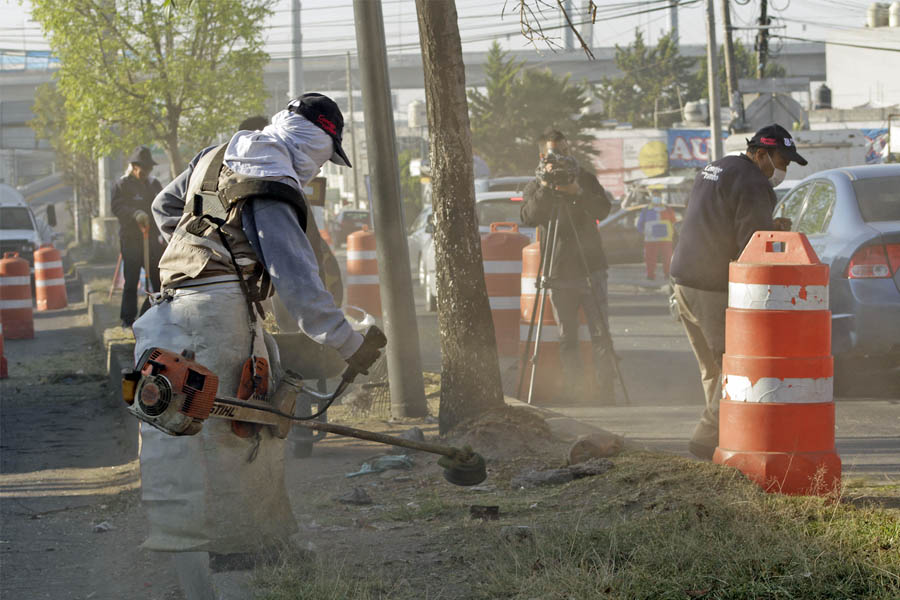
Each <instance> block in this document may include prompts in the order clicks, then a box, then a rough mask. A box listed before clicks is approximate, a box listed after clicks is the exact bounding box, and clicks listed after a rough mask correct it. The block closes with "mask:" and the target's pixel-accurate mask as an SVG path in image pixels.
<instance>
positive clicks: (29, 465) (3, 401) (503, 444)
mask: <svg viewBox="0 0 900 600" xmlns="http://www.w3.org/2000/svg"><path fill="white" fill-rule="evenodd" d="M37 327H38V334H37V337H36V339H35V340H30V341H24V340H23V341H7V344H6V354H7V356H8V358H9V361H10V369H9V370H10V378H9V379H7V380H3V381H2V382H0V467H2V469H0V470H2V473H0V520H2V532H0V564H2V572H0V596H2V597H3V598H11V599H19V598H22V599H32V598H34V599H41V598H48V599H53V600H57V599H58V600H88V599H92V600H101V599H102V600H106V599H109V600H121V599H129V600H130V599H134V600H180V599H182V598H183V595H182V594H181V592H180V590H179V589H178V586H177V583H176V581H175V576H174V571H173V569H172V568H171V562H170V557H169V556H167V555H165V554H159V553H152V552H146V551H143V550H141V549H140V548H139V545H140V543H141V542H142V541H143V539H144V536H145V534H146V524H145V520H144V514H143V510H142V508H141V505H140V502H139V485H140V478H139V470H138V466H137V462H136V460H135V459H136V455H137V427H136V422H135V421H134V420H133V419H132V418H131V417H130V416H128V415H127V414H126V412H125V411H124V408H123V407H122V406H121V405H120V404H119V401H118V390H113V389H111V387H110V384H109V382H108V379H107V377H106V373H105V367H106V365H105V362H104V361H105V356H104V353H103V350H102V348H101V347H100V345H99V344H98V343H97V342H96V341H95V339H94V336H93V333H92V331H91V330H90V328H89V327H88V325H87V322H86V317H85V314H84V311H83V310H79V309H77V308H76V309H72V310H68V311H62V312H58V313H53V314H49V315H40V316H39V317H38V319H37ZM432 396H433V395H432ZM429 406H430V409H431V412H432V414H436V412H437V398H436V397H432V398H430V400H429ZM329 416H330V419H331V420H332V421H334V422H340V423H342V424H348V425H353V426H358V427H365V428H369V429H374V430H377V431H382V432H387V433H402V432H404V431H406V430H408V429H409V428H410V427H412V426H417V427H419V428H421V429H422V431H423V432H424V434H425V436H426V437H428V438H434V437H435V436H436V435H437V425H436V424H435V420H434V419H420V420H408V421H404V422H396V423H389V422H387V421H385V420H383V419H379V418H377V417H375V416H372V413H368V414H366V413H365V412H364V411H360V410H354V409H353V408H352V407H350V406H337V407H335V408H334V409H333V410H332V411H330V413H329ZM447 441H448V442H451V443H454V444H459V445H461V444H470V445H472V446H473V447H474V448H475V449H476V450H478V451H480V452H482V453H483V454H484V455H485V457H486V458H487V471H488V479H487V480H486V481H485V482H484V483H483V484H481V485H478V486H474V487H469V488H462V487H457V486H453V485H451V484H449V483H447V482H446V481H445V480H444V479H443V476H442V470H441V468H440V467H438V466H437V464H436V457H434V456H431V455H427V454H421V453H414V454H411V455H410V458H411V459H412V461H413V466H412V468H410V469H403V470H397V469H392V470H388V471H385V472H383V473H380V474H365V475H360V476H357V477H347V476H346V475H347V474H349V473H353V472H357V471H359V470H360V467H361V465H362V464H363V463H365V462H370V461H372V460H373V459H374V458H376V457H378V456H381V455H384V454H385V453H386V452H387V450H388V449H387V448H386V447H384V446H380V445H377V444H374V443H369V442H363V441H360V440H354V439H349V438H340V437H336V436H328V437H327V438H326V439H324V440H323V441H321V442H318V443H316V444H315V447H314V450H313V454H312V456H311V457H308V458H296V457H293V456H291V455H292V454H293V452H292V447H291V448H289V456H290V458H289V460H288V462H287V473H286V477H287V484H288V490H289V493H290V495H291V499H292V502H293V508H294V513H295V515H296V517H297V521H298V523H299V524H300V533H299V534H298V540H297V541H298V543H299V545H300V546H301V547H304V548H308V549H310V550H314V554H313V557H314V558H307V559H305V560H307V561H308V564H297V563H296V562H286V563H285V564H283V565H281V566H280V567H276V568H274V569H272V568H268V569H261V570H259V571H258V572H257V574H256V577H257V583H258V587H257V589H258V591H259V594H258V598H265V599H267V600H288V599H292V600H293V599H303V598H316V599H317V600H319V599H323V598H334V599H343V598H409V599H413V598H416V599H419V598H430V599H434V598H441V599H444V600H463V599H467V598H491V597H517V598H518V597H522V598H524V597H528V596H527V595H520V594H519V593H518V592H516V591H514V590H513V588H514V587H515V585H516V584H514V582H512V581H510V580H504V579H502V578H501V577H500V576H499V575H497V576H496V577H492V576H491V575H490V565H491V561H492V560H493V556H492V553H495V552H497V550H496V549H497V548H500V549H505V548H515V547H519V546H520V545H521V544H525V545H527V544H533V543H534V542H533V537H531V536H533V535H534V534H533V533H530V532H533V531H537V529H536V527H544V528H547V527H550V526H551V525H552V524H553V523H554V522H555V521H558V520H560V519H562V518H573V515H574V516H575V517H578V518H579V519H580V518H581V516H580V515H584V518H585V523H587V521H589V520H590V519H591V518H593V517H592V516H591V515H594V516H596V518H597V519H601V518H602V519H610V518H612V517H610V516H609V515H610V514H615V515H616V516H615V517H614V520H619V519H625V518H627V517H628V515H631V514H636V515H642V514H656V512H658V511H660V510H662V511H668V510H669V508H667V507H666V506H667V505H666V503H667V502H674V501H673V500H671V498H670V496H665V494H671V493H672V489H673V488H672V487H671V486H672V485H674V483H672V482H674V481H676V480H677V478H678V477H679V475H678V474H677V473H678V472H687V471H688V470H690V469H691V465H692V464H696V463H693V462H692V461H687V460H683V459H671V460H673V461H676V462H677V465H676V466H677V468H674V469H673V472H672V473H667V472H665V470H666V468H667V467H665V464H666V461H667V460H669V459H665V458H662V459H660V458H653V459H652V460H649V459H648V460H647V461H646V464H647V465H651V466H646V467H642V469H643V470H637V471H634V473H637V474H636V475H633V474H631V473H632V471H629V469H632V468H633V467H634V465H635V464H637V462H640V460H643V459H635V458H634V457H633V455H631V454H628V453H626V454H625V455H623V456H622V457H619V458H615V459H614V471H613V473H614V475H613V476H611V477H603V478H601V477H598V478H595V479H596V482H595V483H584V484H581V483H580V482H581V481H583V480H579V481H577V482H574V483H573V484H569V485H563V486H552V487H549V488H539V489H534V490H520V489H517V488H516V487H515V486H513V485H511V483H510V480H511V478H512V477H514V476H515V475H517V474H520V473H522V472H523V471H526V470H528V469H530V468H547V467H561V466H564V463H565V461H564V455H565V449H566V447H567V443H566V442H565V441H563V440H559V439H555V438H553V437H552V436H551V435H550V433H549V429H547V428H546V426H545V424H544V423H543V421H541V420H540V419H539V418H537V417H536V416H534V415H533V414H532V413H530V412H525V409H506V410H505V411H503V412H500V413H496V414H493V415H489V416H488V417H486V418H484V419H481V420H480V421H479V422H478V423H477V424H476V425H475V426H473V427H471V428H469V429H468V431H467V433H466V434H465V435H464V436H458V437H453V438H451V439H449V440H447ZM655 456H657V457H658V456H659V455H655ZM673 464H674V463H673ZM704 468H705V467H704ZM712 469H713V468H712V467H711V466H710V473H712V472H713V471H712ZM704 473H705V471H704ZM704 476H705V477H706V476H708V477H712V475H709V474H708V473H707V474H705V475H704ZM716 477H720V475H716ZM650 481H653V482H661V483H660V484H659V485H656V484H654V485H653V486H650V485H649V484H648V482H650ZM716 481H718V480H716ZM354 488H358V491H357V492H356V493H357V494H359V492H360V491H362V492H365V495H366V496H368V498H369V499H370V500H371V502H370V503H367V504H362V505H356V504H346V503H343V502H340V501H339V500H338V498H339V497H341V496H344V495H346V494H348V493H351V492H353V491H354ZM852 493H853V494H855V497H856V498H857V499H863V500H865V498H867V497H868V498H873V497H874V498H876V499H877V500H878V501H879V502H881V503H882V505H884V506H888V507H893V508H892V510H895V511H896V509H897V504H898V502H897V494H898V489H897V488H896V487H894V488H893V489H891V490H886V489H882V490H874V491H873V490H868V489H864V486H862V487H860V488H859V489H856V490H854V491H853V492H852ZM661 499H662V500H661ZM892 503H893V504H892ZM472 505H489V506H497V507H498V508H499V513H500V514H499V520H497V521H483V520H480V519H473V518H472V517H471V516H470V510H471V506H472ZM597 507H605V508H604V509H603V510H606V509H607V508H608V507H612V508H611V509H610V510H613V509H614V510H615V511H617V512H614V513H607V512H603V511H601V510H596V511H595V509H596V508H597ZM660 507H662V508H660ZM692 510H693V509H692ZM698 510H699V509H698ZM654 511H656V512H654ZM895 514H896V513H895ZM610 522H611V521H610ZM576 529H577V527H576ZM898 531H900V530H898ZM529 539H531V540H532V541H528V540H529ZM891 543H893V544H896V541H893V542H891ZM891 547H892V546H889V548H891ZM293 560H296V559H293ZM504 560H506V563H504V564H507V566H508V563H509V560H510V558H509V557H508V556H507V557H506V558H505V559H504ZM512 560H518V559H517V558H515V556H513V559H512ZM528 561H529V562H528V563H527V564H522V565H521V573H520V574H521V577H523V578H524V579H523V580H527V578H528V577H535V576H536V574H539V573H541V572H543V570H544V566H543V565H544V564H546V563H547V561H548V558H547V557H546V556H543V557H541V556H538V557H537V558H534V557H531V558H529V559H528ZM542 561H543V562H542ZM516 569H518V567H517V568H516ZM517 572H518V571H517ZM486 573H487V574H486ZM575 577H576V578H577V574H576V576H575ZM535 597H549V596H542V595H538V596H535ZM554 597H555V596H554ZM560 597H563V596H560ZM565 597H567V598H588V597H596V596H594V595H591V594H590V593H588V592H573V593H572V594H569V595H568V596H565ZM673 597H674V596H673ZM679 597H701V596H691V594H687V595H686V596H679Z"/></svg>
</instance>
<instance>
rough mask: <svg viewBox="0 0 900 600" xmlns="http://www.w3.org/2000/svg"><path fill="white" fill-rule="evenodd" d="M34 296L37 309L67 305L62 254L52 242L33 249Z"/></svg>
mask: <svg viewBox="0 0 900 600" xmlns="http://www.w3.org/2000/svg"><path fill="white" fill-rule="evenodd" d="M34 296H35V301H36V304H37V309H38V310H55V309H57V308H65V307H66V306H68V305H69V300H68V298H67V297H66V276H65V273H63V266H62V255H61V254H60V253H59V250H57V249H56V248H54V247H53V245H52V244H44V245H43V246H41V247H40V248H38V249H37V250H35V251H34Z"/></svg>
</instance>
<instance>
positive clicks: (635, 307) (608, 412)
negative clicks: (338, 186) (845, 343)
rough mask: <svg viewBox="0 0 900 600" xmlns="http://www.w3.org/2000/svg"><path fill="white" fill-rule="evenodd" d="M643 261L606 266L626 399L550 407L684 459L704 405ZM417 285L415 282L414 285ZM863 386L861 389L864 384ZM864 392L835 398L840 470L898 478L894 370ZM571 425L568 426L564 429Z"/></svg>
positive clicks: (425, 358) (435, 355)
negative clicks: (645, 276) (626, 401)
mask: <svg viewBox="0 0 900 600" xmlns="http://www.w3.org/2000/svg"><path fill="white" fill-rule="evenodd" d="M642 269H643V267H642V265H616V266H613V267H612V268H611V269H610V272H609V283H610V294H609V306H610V328H611V330H612V335H613V340H614V343H615V348H616V352H617V353H618V354H619V356H620V357H621V362H620V368H621V369H622V373H623V377H624V379H625V382H626V385H627V386H628V393H629V396H630V399H631V404H630V405H629V406H623V405H621V404H623V403H624V398H623V397H622V392H621V390H619V391H618V399H617V402H618V403H619V404H620V406H615V407H602V406H595V405H591V403H590V401H589V400H586V401H585V402H584V403H580V404H577V405H576V404H566V405H561V404H553V405H552V406H547V407H546V408H548V409H549V410H552V411H554V412H555V413H557V414H558V415H560V417H561V418H562V417H565V418H569V419H575V420H576V421H577V422H578V423H580V424H582V425H588V426H594V427H600V428H603V429H607V430H609V431H613V432H616V433H619V434H622V435H625V436H626V437H627V438H628V439H630V440H632V441H635V442H637V443H640V444H643V445H646V446H648V447H651V448H654V449H658V450H665V451H669V452H674V453H677V454H680V455H684V456H689V454H688V452H687V440H688V439H689V438H690V435H691V433H692V431H693V428H694V426H695V425H696V423H697V419H698V418H699V416H700V413H701V411H702V409H703V402H704V401H703V392H702V389H701V387H700V375H699V371H698V368H697V362H696V360H695V358H694V355H693V353H692V352H691V348H690V345H689V344H688V341H687V337H686V336H685V334H684V330H683V328H682V326H681V323H679V322H678V321H676V320H674V319H673V318H672V316H671V315H670V314H669V310H668V293H667V290H666V288H665V287H664V286H663V285H662V284H661V283H660V282H649V281H646V280H645V279H643V278H642V274H641V271H642ZM417 289H418V287H417ZM424 309H425V307H424V302H423V299H422V297H421V293H419V294H418V296H417V310H418V319H419V337H420V344H421V349H422V363H423V366H424V367H425V368H426V369H427V368H432V369H434V370H439V367H440V348H439V338H438V335H437V324H436V316H435V315H434V314H433V313H427V312H425V310H424ZM863 384H864V387H862V386H863ZM859 385H860V387H858V390H859V393H862V392H865V395H860V396H855V397H839V398H836V399H835V401H836V445H837V449H838V453H839V454H840V455H841V458H842V461H843V464H844V473H845V474H847V475H848V476H851V477H863V478H865V479H866V480H867V481H869V482H872V483H878V482H895V483H896V482H898V481H900V372H895V373H894V374H893V375H886V376H884V377H881V378H877V380H873V379H871V378H866V379H864V380H861V381H859ZM570 427H571V426H570Z"/></svg>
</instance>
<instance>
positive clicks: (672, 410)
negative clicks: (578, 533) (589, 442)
mask: <svg viewBox="0 0 900 600" xmlns="http://www.w3.org/2000/svg"><path fill="white" fill-rule="evenodd" d="M540 408H542V410H543V411H545V414H546V416H547V419H548V421H549V422H550V423H551V425H552V426H553V427H554V430H556V431H557V432H560V433H564V434H566V433H568V434H571V435H573V436H574V435H580V434H582V433H589V432H590V431H592V430H594V429H595V428H600V429H605V430H607V431H611V432H613V433H617V434H620V435H623V436H625V438H626V439H627V440H629V441H631V442H634V443H636V444H639V445H643V446H646V447H648V448H652V449H654V450H660V451H665V452H672V453H675V454H678V455H681V456H690V454H689V453H688V452H687V441H688V439H689V438H690V435H691V432H692V431H693V428H694V425H695V424H696V422H697V418H698V417H699V414H700V407H698V406H633V407H619V406H617V407H585V406H551V407H540ZM835 435H836V439H835V441H836V445H837V450H838V454H840V456H841V460H842V461H843V466H844V474H845V476H848V477H854V478H862V477H864V478H866V479H867V480H868V482H869V483H871V484H880V483H882V484H887V483H900V400H867V399H838V400H837V403H836V426H835Z"/></svg>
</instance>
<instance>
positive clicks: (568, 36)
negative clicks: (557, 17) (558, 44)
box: [563, 0, 575, 52]
mask: <svg viewBox="0 0 900 600" xmlns="http://www.w3.org/2000/svg"><path fill="white" fill-rule="evenodd" d="M563 10H564V11H566V14H567V15H569V20H570V21H572V22H573V23H574V22H575V19H574V15H573V14H572V0H565V2H563ZM563 27H564V28H565V29H564V30H563V31H565V40H566V42H565V44H566V52H571V51H572V50H574V49H575V36H574V35H572V28H571V27H569V26H568V22H567V21H566V18H565V16H564V17H563Z"/></svg>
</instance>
